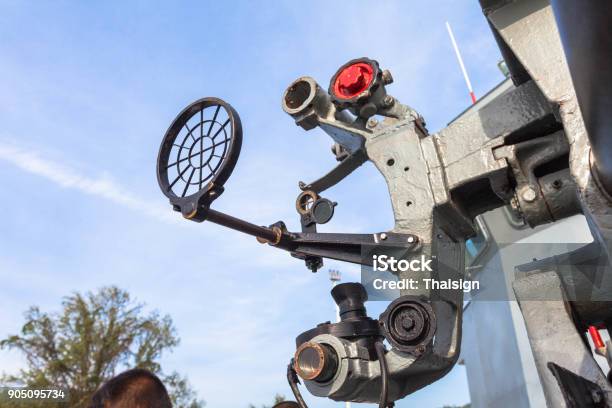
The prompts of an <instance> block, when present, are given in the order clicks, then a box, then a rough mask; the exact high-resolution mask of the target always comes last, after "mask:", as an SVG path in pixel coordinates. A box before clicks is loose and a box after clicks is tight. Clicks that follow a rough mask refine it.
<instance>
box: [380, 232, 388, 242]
mask: <svg viewBox="0 0 612 408" xmlns="http://www.w3.org/2000/svg"><path fill="white" fill-rule="evenodd" d="M380 239H382V240H383V241H384V240H385V239H387V234H385V233H384V232H383V233H382V234H380Z"/></svg>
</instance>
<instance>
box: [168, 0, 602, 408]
mask: <svg viewBox="0 0 612 408" xmlns="http://www.w3.org/2000/svg"><path fill="white" fill-rule="evenodd" d="M483 3H486V7H485V5H484V4H483V8H484V11H485V15H486V16H487V19H488V20H489V22H490V23H491V26H492V29H493V33H494V35H495V36H496V39H497V41H498V44H499V46H500V48H501V50H502V53H503V55H504V57H505V59H506V61H507V63H508V66H509V67H510V70H511V75H512V78H513V80H514V87H513V88H512V89H510V90H509V91H507V92H505V93H503V94H501V95H499V96H497V97H496V98H495V99H494V100H493V101H492V102H490V103H488V104H487V105H486V106H483V107H482V108H480V109H479V110H477V111H475V112H473V113H471V114H468V115H465V116H464V117H462V118H461V119H460V120H458V121H455V122H453V123H451V124H450V125H449V126H447V127H446V128H444V129H442V130H440V131H439V132H436V133H434V134H430V133H429V132H428V130H427V128H426V123H425V120H424V118H423V117H422V116H421V115H420V114H419V113H418V112H417V111H416V110H414V109H413V108H411V107H410V106H408V105H406V104H402V103H401V102H400V101H399V100H397V98H395V97H393V96H391V95H390V94H388V93H387V89H386V87H387V85H389V84H391V83H392V82H393V78H392V76H391V73H390V72H389V71H387V70H382V69H381V68H380V67H379V64H378V62H377V61H374V60H372V59H368V58H359V59H356V60H352V61H349V62H348V63H346V64H344V65H343V66H341V67H340V68H339V69H338V71H337V72H336V73H335V74H334V75H333V76H332V78H331V81H330V84H329V87H328V91H325V90H324V89H323V88H322V87H321V86H320V85H319V84H318V83H317V82H316V81H315V80H314V79H313V78H311V77H301V78H298V79H297V80H295V81H294V82H293V83H291V84H290V85H289V86H288V87H287V90H286V91H285V93H284V95H283V98H282V108H283V110H284V111H285V112H286V113H287V114H289V115H290V116H291V117H292V118H293V119H294V120H295V123H296V124H297V125H298V126H300V127H302V128H303V129H304V130H307V131H309V130H312V129H315V128H320V129H321V130H323V131H324V132H325V133H327V134H328V135H329V136H330V137H331V139H332V140H333V143H334V145H333V147H332V152H333V153H334V155H335V156H336V159H337V160H338V162H339V163H338V165H337V166H336V167H335V168H334V169H332V170H331V171H329V172H328V173H327V174H325V175H324V176H322V177H321V178H319V179H317V180H314V181H311V182H308V183H306V182H299V184H298V187H299V190H300V191H299V194H298V196H297V199H296V204H295V206H296V210H297V212H298V215H299V217H300V221H301V226H302V231H301V232H290V231H288V230H287V228H286V227H285V224H284V223H283V222H282V221H278V222H275V223H273V224H270V225H269V226H258V225H254V224H252V223H249V222H247V221H244V220H241V219H239V218H235V217H233V216H230V215H227V214H224V213H221V212H218V211H215V210H213V209H211V208H210V207H211V204H212V203H213V201H214V200H216V199H217V198H218V197H219V196H220V195H221V194H222V193H223V189H224V184H225V182H226V181H227V179H228V178H229V176H230V175H231V172H232V170H233V169H234V166H235V164H236V161H237V159H238V156H239V152H240V148H241V141H242V127H241V124H240V119H239V116H238V113H237V112H236V111H235V110H234V109H233V108H232V107H231V106H230V105H229V104H227V103H226V102H224V101H222V100H220V99H217V98H204V99H201V100H199V101H196V102H194V103H193V104H191V105H189V106H188V107H187V108H186V109H185V110H183V111H182V112H181V113H180V114H179V115H178V117H177V118H176V119H175V120H174V122H173V123H172V124H171V126H170V128H169V129H168V131H167V132H166V135H165V137H164V140H163V142H162V146H161V149H160V153H159V157H158V163H157V175H158V181H159V184H160V186H161V188H162V191H163V193H164V194H165V195H166V196H167V197H168V198H169V200H170V203H171V204H172V206H173V208H174V210H176V211H178V212H180V213H181V214H182V215H183V217H184V218H186V219H189V220H191V221H197V222H202V221H210V222H214V223H217V224H220V225H223V226H226V227H229V228H231V229H234V230H237V231H241V232H243V233H246V234H250V235H253V236H255V237H257V239H258V241H259V242H261V243H267V244H269V245H270V246H273V247H277V248H280V249H284V250H286V251H289V252H290V253H291V255H292V256H294V257H297V258H300V259H303V260H304V261H305V263H306V265H307V267H308V268H309V269H310V270H312V271H313V272H316V271H317V270H318V269H319V268H320V267H321V266H322V259H323V258H331V259H336V260H341V261H347V262H352V263H357V264H362V265H371V264H372V257H371V256H370V255H371V254H372V253H375V252H377V251H384V250H389V249H391V250H397V251H400V252H401V254H402V257H403V259H405V260H407V261H410V260H412V259H416V258H418V257H422V256H427V257H428V258H431V259H434V258H435V259H436V266H435V268H433V270H432V271H430V272H429V273H426V274H425V277H427V278H436V279H439V280H446V279H461V278H462V277H463V275H464V270H465V268H464V259H465V246H464V243H465V241H466V239H468V238H470V237H471V236H473V235H474V234H475V231H476V230H475V224H474V219H475V217H477V216H478V215H479V214H482V213H484V212H485V211H488V210H491V209H494V208H498V207H501V206H506V205H507V206H509V207H511V208H512V210H513V211H514V212H515V213H516V214H517V216H519V217H521V218H523V219H524V220H525V221H526V223H528V224H529V225H530V226H532V227H533V226H536V225H540V224H543V223H549V222H554V221H557V220H560V219H563V218H566V217H568V216H570V215H574V214H577V213H583V214H585V216H586V217H587V218H588V219H589V221H590V226H591V228H592V230H593V235H594V237H596V239H597V242H598V244H599V245H601V247H602V248H603V249H604V251H603V253H605V254H608V253H609V252H610V251H609V248H610V236H611V235H612V234H611V232H610V231H611V230H612V229H611V225H612V223H611V222H610V216H609V213H610V199H609V191H606V190H605V189H604V185H607V182H604V183H603V184H602V183H599V182H598V181H597V178H596V177H595V176H594V175H593V174H595V173H592V172H591V170H590V169H591V166H592V165H593V166H595V164H596V163H593V160H592V159H591V155H590V151H591V149H590V145H589V141H588V139H587V137H586V132H585V130H584V123H583V122H582V119H581V117H580V115H579V111H578V107H577V101H576V97H575V93H574V90H573V88H572V86H571V80H570V77H569V72H568V71H567V67H566V66H565V65H564V64H559V61H565V59H564V57H563V50H562V48H561V43H560V41H559V39H558V36H557V34H556V31H555V30H554V18H553V14H552V11H551V7H550V5H548V3H547V2H546V1H538V2H535V3H538V4H537V6H534V5H533V4H532V5H531V6H530V7H527V3H528V2H527V1H517V2H512V3H510V4H506V2H502V1H487V2H483ZM519 6H520V7H524V8H523V9H521V10H520V11H521V12H519V13H512V14H511V15H512V16H513V17H512V18H513V19H514V20H512V23H509V22H508V21H509V20H508V18H510V17H507V15H506V14H504V13H506V12H508V10H509V8H512V7H515V8H516V7H519ZM515 11H516V10H515ZM508 15H510V14H508ZM504 16H506V17H507V18H506V17H504ZM528 16H535V17H537V18H536V19H535V20H534V19H531V20H530V19H528V18H527V17H528ZM504 18H505V19H504ZM536 20H537V21H536ZM502 21H503V22H504V23H503V24H502V23H501V22H502ZM530 24H531V25H536V24H537V25H539V27H540V29H541V31H539V35H541V38H540V37H538V38H529V39H527V38H525V36H524V35H523V34H521V31H520V30H521V29H522V30H523V31H522V32H529V30H527V29H525V26H527V25H530ZM521 27H522V28H521ZM542 27H544V29H542ZM517 30H518V31H517ZM538 41H542V42H543V43H545V44H546V46H547V50H546V52H545V53H539V52H537V51H536V50H535V48H534V47H536V44H537V43H538ZM538 49H539V48H538ZM551 78H554V79H555V80H556V83H553V82H552V81H551ZM608 130H610V129H608ZM599 156H600V155H598V154H595V155H594V157H595V158H597V157H599ZM368 160H369V161H371V162H372V163H373V164H374V165H375V166H376V168H377V169H378V170H379V172H380V173H381V174H382V175H383V177H384V178H385V181H386V183H387V186H388V190H389V196H390V200H391V204H392V207H393V213H394V218H395V225H394V228H393V229H392V230H390V231H385V232H377V233H372V234H347V233H318V232H317V229H316V226H317V224H324V223H326V222H328V221H330V219H331V218H332V217H333V215H334V211H335V206H336V203H335V202H333V201H331V200H329V199H327V198H323V197H321V193H323V192H324V191H325V190H327V189H328V188H330V187H332V186H334V185H336V184H337V183H339V182H341V181H342V180H343V179H344V178H345V177H346V176H347V175H349V174H350V173H351V172H353V171H354V170H355V169H357V168H358V167H359V166H360V165H362V164H363V163H365V162H366V161H368ZM594 168H595V167H594ZM597 168H598V172H599V174H600V175H601V176H602V177H603V171H604V170H605V169H606V167H605V166H603V165H602V166H599V167H597ZM407 277H409V274H408V273H406V272H399V278H407ZM340 288H342V289H340ZM362 290H363V288H362V287H361V286H360V285H358V286H342V285H341V286H338V287H337V289H335V292H334V293H333V295H334V298H335V299H336V301H337V302H339V305H340V307H341V311H342V310H343V307H344V310H345V314H342V316H343V317H342V321H341V322H340V323H336V324H323V325H320V326H319V327H317V328H315V329H312V330H309V331H307V332H305V333H303V334H302V335H300V336H299V337H298V340H297V352H296V355H295V358H294V361H293V363H292V364H290V366H289V369H288V378H289V381H290V384H291V386H292V390H294V393H295V394H296V399H297V400H298V405H299V406H300V407H302V408H303V407H305V403H304V401H303V399H302V398H301V396H300V395H299V390H298V389H297V383H298V377H297V376H296V373H297V375H299V376H300V377H301V378H302V379H303V380H304V382H305V383H306V387H307V388H308V390H309V391H310V392H311V393H313V394H314V395H317V396H322V397H329V398H331V399H334V400H338V401H355V402H377V403H379V404H380V406H381V407H385V406H388V405H389V404H391V403H392V402H393V401H397V400H399V399H401V398H403V397H404V396H406V395H408V394H410V393H412V392H414V391H416V390H418V389H420V388H422V387H424V386H426V385H428V384H430V383H432V382H434V381H436V380H437V379H439V378H441V377H442V376H444V375H445V374H446V373H447V372H448V371H449V370H450V369H451V368H452V367H453V365H454V364H455V362H456V361H457V358H458V356H459V350H460V344H461V322H462V310H463V291H462V290H461V288H458V289H453V290H444V291H441V290H439V289H435V288H423V287H421V289H418V290H413V289H402V290H401V297H400V298H398V299H397V300H395V301H394V302H392V303H391V304H390V305H389V307H388V309H387V311H385V312H384V313H383V314H382V315H381V316H380V318H379V320H372V319H370V318H369V317H367V315H366V314H365V308H364V307H363V302H364V301H365V298H364V297H363V296H362ZM518 295H519V293H517V296H518ZM345 306H346V307H345ZM571 307H573V306H571ZM580 307H581V309H580V310H581V311H584V310H585V309H586V310H588V308H585V307H584V305H583V304H582V305H580ZM349 309H350V310H349ZM599 312H600V311H598V313H599ZM585 313H588V311H587V312H585ZM585 319H589V318H588V317H585ZM528 325H529V322H528ZM574 330H576V328H574ZM383 337H384V338H386V339H387V340H388V342H389V344H390V345H391V346H392V347H391V349H390V350H389V351H387V350H385V349H384V347H383V346H382V342H381V339H382V338H383ZM566 368H567V367H566ZM570 369H571V367H570ZM543 370H544V369H543ZM575 370H579V368H575ZM541 375H551V374H550V373H548V372H546V373H541ZM581 375H585V376H586V374H584V373H581ZM589 375H591V377H590V378H588V380H589V381H591V382H596V383H597V384H599V385H600V386H601V387H602V390H603V393H604V396H605V398H606V399H607V400H610V396H612V388H611V387H610V386H609V384H608V385H607V386H606V385H605V384H607V383H604V382H602V381H600V380H601V378H599V377H598V374H597V373H595V374H593V373H591V374H589ZM602 384H603V385H602ZM564 391H566V390H564ZM564 395H565V394H564Z"/></svg>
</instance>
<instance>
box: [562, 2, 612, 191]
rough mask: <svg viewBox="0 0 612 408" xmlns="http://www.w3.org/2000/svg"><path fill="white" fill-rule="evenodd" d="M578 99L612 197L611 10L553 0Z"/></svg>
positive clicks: (601, 5)
mask: <svg viewBox="0 0 612 408" xmlns="http://www.w3.org/2000/svg"><path fill="white" fill-rule="evenodd" d="M552 6H553V9H554V12H555V17H556V20H557V26H558V28H559V33H560V36H561V41H562V43H563V47H564V49H565V57H566V59H567V64H568V66H569V69H570V72H571V75H572V83H573V85H574V89H575V90H576V98H577V99H578V102H579V104H580V111H581V112H582V117H583V118H584V122H585V126H586V128H587V131H588V134H589V141H590V143H591V148H592V151H593V158H594V167H595V169H596V170H597V174H598V176H599V181H601V184H602V186H604V187H605V189H606V191H607V192H608V194H612V137H610V135H612V115H610V112H612V92H610V89H612V30H610V27H611V26H612V7H610V4H609V3H608V2H605V1H592V2H577V1H571V0H553V1H552Z"/></svg>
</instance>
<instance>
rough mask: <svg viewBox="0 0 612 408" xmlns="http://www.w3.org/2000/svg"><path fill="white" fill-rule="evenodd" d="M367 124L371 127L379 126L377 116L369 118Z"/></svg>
mask: <svg viewBox="0 0 612 408" xmlns="http://www.w3.org/2000/svg"><path fill="white" fill-rule="evenodd" d="M367 125H368V127H369V128H375V127H376V126H378V120H376V119H375V118H370V119H368V123H367Z"/></svg>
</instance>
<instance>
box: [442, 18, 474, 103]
mask: <svg viewBox="0 0 612 408" xmlns="http://www.w3.org/2000/svg"><path fill="white" fill-rule="evenodd" d="M446 30H447V31H448V35H449V36H450V40H451V42H452V43H453V48H454V49H455V54H456V55H457V60H458V61H459V66H460V67H461V72H462V73H463V78H464V79H465V84H466V85H467V88H468V91H469V92H470V98H472V104H475V103H476V95H474V90H473V89H472V83H471V82H470V77H468V74H467V71H466V70H465V65H463V58H461V53H460V52H459V47H458V46H457V41H455V36H454V35H453V30H452V29H451V26H450V23H449V22H448V21H447V22H446Z"/></svg>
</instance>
